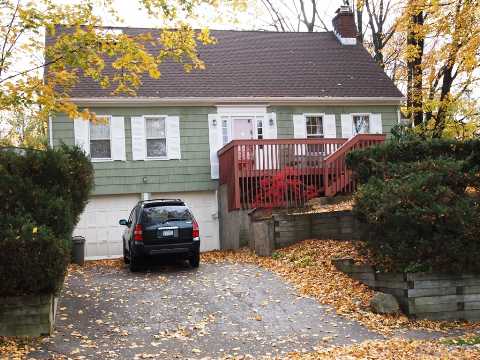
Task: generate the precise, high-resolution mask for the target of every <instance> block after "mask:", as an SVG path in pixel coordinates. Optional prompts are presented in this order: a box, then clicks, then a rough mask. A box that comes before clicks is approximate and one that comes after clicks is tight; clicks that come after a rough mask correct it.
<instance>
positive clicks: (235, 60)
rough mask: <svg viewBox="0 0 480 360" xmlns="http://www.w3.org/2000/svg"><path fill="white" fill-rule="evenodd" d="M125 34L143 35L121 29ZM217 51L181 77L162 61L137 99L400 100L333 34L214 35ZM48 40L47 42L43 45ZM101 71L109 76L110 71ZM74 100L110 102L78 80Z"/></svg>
mask: <svg viewBox="0 0 480 360" xmlns="http://www.w3.org/2000/svg"><path fill="white" fill-rule="evenodd" d="M122 30H123V31H124V32H125V33H127V34H139V33H142V32H147V31H149V30H148V29H138V28H122ZM211 33H212V35H213V36H214V37H215V38H216V39H217V41H218V42H217V44H216V45H209V46H200V47H199V54H200V58H201V59H202V60H203V61H204V62H205V64H206V69H205V70H195V71H193V72H191V73H185V72H184V71H183V68H182V66H181V65H179V64H176V63H173V62H172V61H166V62H165V63H163V64H162V65H161V67H160V70H161V72H162V76H161V78H160V79H158V80H155V79H151V78H149V77H144V79H143V81H142V86H141V87H140V89H138V91H137V96H140V97H160V98H183V97H397V98H399V97H402V94H401V93H400V91H399V90H398V89H397V88H396V87H395V85H394V84H393V82H392V81H391V80H390V79H389V78H388V77H387V75H386V74H385V73H384V71H383V70H382V69H381V68H380V67H379V66H378V65H376V63H375V62H374V60H373V59H372V57H371V56H370V54H369V53H368V52H367V51H366V50H365V49H364V47H363V46H362V45H354V46H347V45H341V44H340V43H339V41H338V40H337V38H336V37H335V35H334V34H333V33H332V32H317V33H281V32H265V31H231V30H213V31H212V32H211ZM51 41H52V39H47V43H48V42H51ZM106 71H111V68H110V67H107V68H106ZM71 96H72V97H75V98H94V97H111V96H112V95H111V90H109V89H102V88H101V87H100V86H98V84H96V83H95V82H94V81H92V80H90V79H86V78H82V79H81V80H80V81H79V83H78V85H77V86H76V87H75V89H74V90H73V92H72V93H71Z"/></svg>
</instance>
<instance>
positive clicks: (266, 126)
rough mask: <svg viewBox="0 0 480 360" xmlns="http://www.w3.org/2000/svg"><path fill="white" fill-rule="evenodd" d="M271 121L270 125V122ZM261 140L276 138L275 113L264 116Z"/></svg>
mask: <svg viewBox="0 0 480 360" xmlns="http://www.w3.org/2000/svg"><path fill="white" fill-rule="evenodd" d="M270 120H271V121H273V123H272V125H270V122H271V121H270ZM263 131H264V134H263V138H264V139H276V138H277V114H276V113H269V114H267V116H265V120H264V122H263Z"/></svg>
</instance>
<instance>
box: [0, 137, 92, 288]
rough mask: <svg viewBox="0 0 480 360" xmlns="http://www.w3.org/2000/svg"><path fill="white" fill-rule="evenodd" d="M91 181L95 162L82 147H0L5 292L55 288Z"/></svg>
mask: <svg viewBox="0 0 480 360" xmlns="http://www.w3.org/2000/svg"><path fill="white" fill-rule="evenodd" d="M92 186H93V168H92V165H91V163H90V161H89V160H88V158H87V157H86V156H85V155H84V154H83V152H82V151H81V150H80V149H78V148H68V147H66V146H62V147H61V148H60V149H57V150H53V149H48V150H46V151H36V150H26V151H25V153H16V152H13V151H0V188H1V189H2V191H1V192H0V210H1V214H2V216H1V218H0V246H1V248H2V259H1V264H0V282H1V283H2V285H0V286H1V288H2V291H1V292H0V293H1V294H10V295H15V294H19V295H20V294H25V293H38V292H44V291H46V292H48V291H53V290H55V289H57V284H58V283H59V282H60V281H61V278H62V276H63V273H64V272H65V269H66V264H67V260H68V255H67V254H68V248H69V245H70V238H71V233H72V231H73V228H74V226H75V225H76V223H77V222H78V219H79V216H80V214H81V213H82V211H83V209H84V207H85V205H86V203H87V201H88V195H89V193H90V191H91V189H92ZM34 228H35V229H36V231H37V232H35V233H30V232H29V231H30V230H33V229H34ZM7 258H9V259H14V260H15V261H10V260H8V259H7ZM20 266H24V268H23V270H21V271H20V270H19V267H20ZM12 274H15V276H12Z"/></svg>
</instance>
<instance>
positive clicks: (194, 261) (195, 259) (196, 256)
mask: <svg viewBox="0 0 480 360" xmlns="http://www.w3.org/2000/svg"><path fill="white" fill-rule="evenodd" d="M188 262H189V263H190V266H191V267H193V268H198V267H199V266H200V251H199V250H196V251H195V252H194V253H193V254H192V256H191V257H190V259H188Z"/></svg>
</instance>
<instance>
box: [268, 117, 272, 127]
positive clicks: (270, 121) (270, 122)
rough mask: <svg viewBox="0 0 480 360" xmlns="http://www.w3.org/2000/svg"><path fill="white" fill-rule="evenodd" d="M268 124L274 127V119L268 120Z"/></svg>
mask: <svg viewBox="0 0 480 360" xmlns="http://www.w3.org/2000/svg"><path fill="white" fill-rule="evenodd" d="M268 124H269V125H270V126H273V118H270V120H268Z"/></svg>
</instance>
